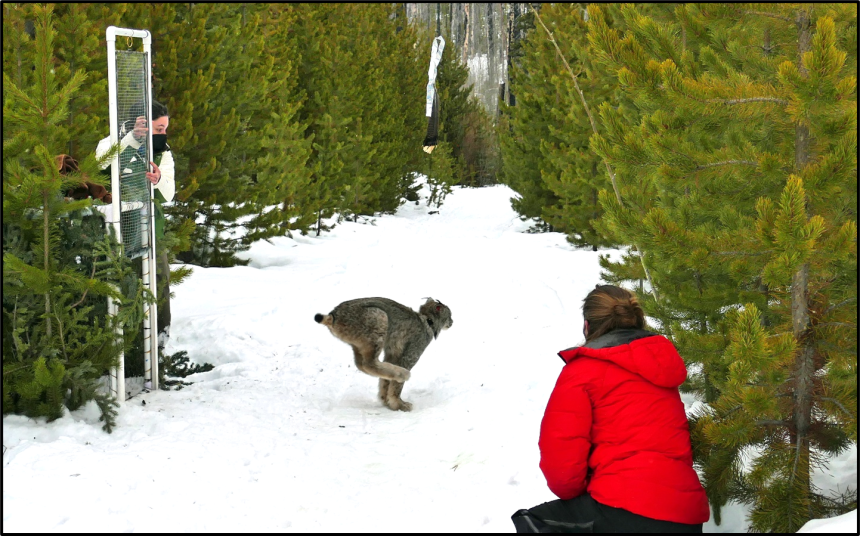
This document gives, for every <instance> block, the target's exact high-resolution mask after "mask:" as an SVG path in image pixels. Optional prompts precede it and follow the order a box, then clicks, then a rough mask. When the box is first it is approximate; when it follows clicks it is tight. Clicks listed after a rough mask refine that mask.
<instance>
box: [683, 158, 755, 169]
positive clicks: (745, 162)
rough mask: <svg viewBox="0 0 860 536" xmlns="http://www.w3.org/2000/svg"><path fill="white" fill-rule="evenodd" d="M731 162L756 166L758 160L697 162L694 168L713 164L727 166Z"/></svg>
mask: <svg viewBox="0 0 860 536" xmlns="http://www.w3.org/2000/svg"><path fill="white" fill-rule="evenodd" d="M731 164H744V165H747V166H753V167H756V166H758V162H755V161H754V160H724V161H722V162H712V163H710V164H699V165H697V166H696V169H697V170H700V169H707V168H710V167H715V166H728V165H731Z"/></svg>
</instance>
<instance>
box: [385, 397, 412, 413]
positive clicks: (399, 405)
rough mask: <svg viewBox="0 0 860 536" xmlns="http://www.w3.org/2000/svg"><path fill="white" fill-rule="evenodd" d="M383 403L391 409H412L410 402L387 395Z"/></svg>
mask: <svg viewBox="0 0 860 536" xmlns="http://www.w3.org/2000/svg"><path fill="white" fill-rule="evenodd" d="M385 405H386V406H388V409H390V410H392V411H412V404H410V403H409V402H406V401H403V400H401V399H399V398H392V397H388V400H386V401H385Z"/></svg>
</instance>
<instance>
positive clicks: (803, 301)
mask: <svg viewBox="0 0 860 536" xmlns="http://www.w3.org/2000/svg"><path fill="white" fill-rule="evenodd" d="M807 9H808V8H806V7H802V8H801V9H800V10H799V11H798V12H797V19H796V24H797V32H798V40H797V63H798V69H799V71H800V74H801V76H807V75H808V72H807V70H806V68H805V67H804V65H803V54H804V53H805V52H807V51H809V50H810V49H811V45H812V32H811V22H810V13H809V11H807ZM794 132H795V136H794V150H795V154H794V165H795V173H798V174H800V173H801V171H802V170H803V168H804V167H806V165H807V163H808V162H809V160H810V158H811V155H810V140H809V127H807V126H806V125H805V124H801V123H798V124H797V125H795V131H794ZM807 210H808V209H807ZM806 217H807V219H808V218H809V214H808V213H807V215H806ZM791 323H792V331H793V333H794V338H795V340H797V342H798V351H797V356H796V358H795V364H794V368H795V378H796V380H795V393H794V396H795V398H794V415H792V421H793V424H794V434H793V435H794V437H792V440H793V441H794V444H795V445H796V448H797V452H795V456H796V457H797V458H796V459H795V463H794V473H793V474H792V479H794V478H795V477H796V476H797V465H798V463H804V464H806V463H808V460H809V439H808V436H809V426H810V423H811V421H812V391H813V385H814V384H813V381H814V377H815V376H814V375H815V366H814V363H813V357H814V354H815V349H814V341H813V339H812V334H811V333H810V330H809V327H810V326H809V263H804V264H803V265H801V266H800V268H799V269H798V270H797V272H796V273H795V274H794V276H793V277H792V281H791ZM801 478H803V479H804V482H803V489H806V490H808V489H809V486H810V481H809V480H810V478H809V471H808V468H803V470H802V471H801ZM808 515H809V517H810V518H811V517H812V512H811V511H810V512H808ZM792 528H794V527H792ZM798 528H799V527H798Z"/></svg>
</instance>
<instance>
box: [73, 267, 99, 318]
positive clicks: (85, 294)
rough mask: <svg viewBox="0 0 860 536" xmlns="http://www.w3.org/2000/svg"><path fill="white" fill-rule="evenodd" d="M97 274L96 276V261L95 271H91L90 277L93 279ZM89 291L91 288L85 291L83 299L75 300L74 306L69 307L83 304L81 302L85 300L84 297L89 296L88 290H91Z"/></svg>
mask: <svg viewBox="0 0 860 536" xmlns="http://www.w3.org/2000/svg"><path fill="white" fill-rule="evenodd" d="M95 276H96V263H95V262H94V263H93V273H91V274H90V279H92V278H93V277H95ZM89 291H90V289H87V290H85V291H84V294H83V296H81V299H80V300H78V301H77V302H75V303H74V304H72V306H71V307H69V309H74V308H75V307H77V306H78V305H80V304H81V302H83V301H84V298H86V297H87V292H89Z"/></svg>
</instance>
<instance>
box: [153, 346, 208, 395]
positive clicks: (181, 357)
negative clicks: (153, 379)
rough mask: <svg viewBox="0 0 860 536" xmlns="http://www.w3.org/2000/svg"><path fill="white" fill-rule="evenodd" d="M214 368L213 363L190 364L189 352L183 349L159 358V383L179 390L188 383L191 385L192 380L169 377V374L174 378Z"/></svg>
mask: <svg viewBox="0 0 860 536" xmlns="http://www.w3.org/2000/svg"><path fill="white" fill-rule="evenodd" d="M214 368H215V367H214V366H213V365H212V364H211V363H203V364H202V365H201V364H198V363H194V364H190V358H189V357H188V352H186V351H184V350H183V351H180V352H176V353H175V354H173V355H169V356H167V355H166V356H163V357H162V358H161V359H160V360H159V367H158V373H159V376H161V378H160V379H159V380H158V384H159V385H161V386H163V387H162V388H163V389H169V388H171V387H174V390H176V391H179V390H180V389H182V388H183V387H185V386H186V385H191V383H192V382H186V381H182V380H171V379H168V378H167V376H171V377H174V378H187V377H188V376H190V375H191V374H197V373H198V372H209V371H210V370H212V369H214Z"/></svg>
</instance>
